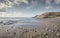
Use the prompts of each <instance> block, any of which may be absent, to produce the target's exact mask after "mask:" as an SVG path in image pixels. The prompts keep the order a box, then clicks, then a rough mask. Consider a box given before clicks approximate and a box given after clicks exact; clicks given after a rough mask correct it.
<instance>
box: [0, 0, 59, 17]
mask: <svg viewBox="0 0 60 38" xmlns="http://www.w3.org/2000/svg"><path fill="white" fill-rule="evenodd" d="M46 12H60V0H0V17H33V16H35V15H39V14H42V13H46Z"/></svg>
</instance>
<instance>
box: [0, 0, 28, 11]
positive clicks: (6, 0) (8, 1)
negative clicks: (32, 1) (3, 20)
mask: <svg viewBox="0 0 60 38" xmlns="http://www.w3.org/2000/svg"><path fill="white" fill-rule="evenodd" d="M1 1H2V0H1ZM1 1H0V10H1V11H2V9H4V11H6V10H7V9H8V8H11V7H12V6H13V5H15V4H17V5H18V4H20V3H22V2H24V3H26V4H28V0H3V2H1Z"/></svg>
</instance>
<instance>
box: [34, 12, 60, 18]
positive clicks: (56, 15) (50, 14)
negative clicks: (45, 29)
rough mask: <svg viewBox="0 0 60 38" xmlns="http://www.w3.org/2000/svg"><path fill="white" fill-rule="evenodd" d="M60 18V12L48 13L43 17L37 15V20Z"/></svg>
mask: <svg viewBox="0 0 60 38" xmlns="http://www.w3.org/2000/svg"><path fill="white" fill-rule="evenodd" d="M55 17H60V12H47V13H44V14H42V15H36V16H35V18H55Z"/></svg>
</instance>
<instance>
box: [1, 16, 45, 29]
mask: <svg viewBox="0 0 60 38" xmlns="http://www.w3.org/2000/svg"><path fill="white" fill-rule="evenodd" d="M41 20H42V19H37V18H31V17H30V18H29V17H23V18H22V17H21V18H20V17H14V18H13V17H1V18H0V21H3V22H4V23H5V22H6V21H17V22H16V23H13V24H10V25H12V26H13V25H14V26H15V27H32V28H38V27H39V28H44V27H45V25H44V24H41V23H39V22H40V21H41Z"/></svg>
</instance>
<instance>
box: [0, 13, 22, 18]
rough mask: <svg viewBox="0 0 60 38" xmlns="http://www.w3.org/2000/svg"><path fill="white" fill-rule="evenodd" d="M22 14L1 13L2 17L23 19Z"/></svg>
mask: <svg viewBox="0 0 60 38" xmlns="http://www.w3.org/2000/svg"><path fill="white" fill-rule="evenodd" d="M21 16H22V13H15V12H14V13H6V12H0V17H21Z"/></svg>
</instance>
